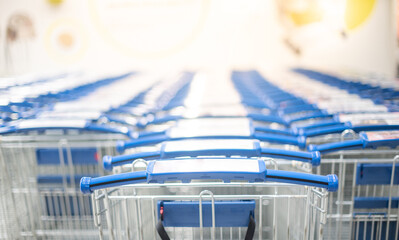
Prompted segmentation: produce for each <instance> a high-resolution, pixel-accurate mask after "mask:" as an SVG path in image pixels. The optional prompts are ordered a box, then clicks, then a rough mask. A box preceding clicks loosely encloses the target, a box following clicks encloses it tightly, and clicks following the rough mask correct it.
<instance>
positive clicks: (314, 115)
mask: <svg viewBox="0 0 399 240" xmlns="http://www.w3.org/2000/svg"><path fill="white" fill-rule="evenodd" d="M333 117H334V115H333V114H328V113H325V112H321V111H315V112H314V113H309V114H304V115H300V116H295V117H290V116H287V117H285V118H284V121H285V122H286V124H287V125H291V124H293V123H294V122H299V121H305V120H310V119H318V118H333Z"/></svg>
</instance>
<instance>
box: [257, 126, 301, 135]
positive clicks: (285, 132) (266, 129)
mask: <svg viewBox="0 0 399 240" xmlns="http://www.w3.org/2000/svg"><path fill="white" fill-rule="evenodd" d="M254 130H255V131H257V132H264V133H273V134H281V135H288V136H295V135H296V134H294V133H293V131H291V130H290V129H274V128H270V127H263V126H255V127H254Z"/></svg>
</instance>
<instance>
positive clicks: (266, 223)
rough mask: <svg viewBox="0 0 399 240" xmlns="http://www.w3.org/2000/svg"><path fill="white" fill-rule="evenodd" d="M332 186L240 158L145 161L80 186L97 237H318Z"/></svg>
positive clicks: (327, 180) (327, 179)
mask: <svg viewBox="0 0 399 240" xmlns="http://www.w3.org/2000/svg"><path fill="white" fill-rule="evenodd" d="M136 163H137V162H136ZM133 167H134V164H133ZM212 179H221V180H222V181H218V180H212ZM176 181H178V182H176ZM266 181H272V182H281V183H279V184H273V183H266ZM145 182H147V183H148V184H143V183H145ZM180 182H181V183H180ZM287 183H295V184H300V185H292V184H287ZM130 184H131V185H130ZM304 185H307V186H304ZM337 187H338V179H337V177H336V176H335V175H329V176H318V175H312V174H305V173H295V172H287V171H279V170H271V169H266V163H265V162H264V161H263V160H258V159H240V158H213V159H211V158H206V159H185V160H182V159H180V160H163V161H151V162H149V163H148V166H147V168H146V171H136V172H130V173H123V174H117V175H111V176H106V177H102V178H82V180H81V190H82V191H83V192H85V193H92V192H94V194H93V195H92V201H93V211H94V214H95V224H96V226H97V227H98V230H99V234H100V238H101V239H159V238H161V239H169V238H172V239H253V238H254V239H288V238H292V239H320V238H321V237H322V233H323V224H324V222H325V217H326V215H325V213H326V210H327V205H328V203H327V199H328V198H327V196H328V193H327V190H328V191H335V190H336V188H337ZM326 189H327V190H326Z"/></svg>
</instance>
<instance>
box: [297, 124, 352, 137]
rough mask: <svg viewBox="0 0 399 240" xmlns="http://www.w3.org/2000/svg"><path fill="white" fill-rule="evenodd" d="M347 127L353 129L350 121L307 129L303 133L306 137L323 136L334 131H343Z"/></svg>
mask: <svg viewBox="0 0 399 240" xmlns="http://www.w3.org/2000/svg"><path fill="white" fill-rule="evenodd" d="M347 129H351V124H350V123H347V124H340V125H331V126H325V127H320V128H313V129H309V130H306V131H302V132H301V135H302V136H306V137H315V136H321V135H327V134H333V133H342V132H343V131H345V130H347Z"/></svg>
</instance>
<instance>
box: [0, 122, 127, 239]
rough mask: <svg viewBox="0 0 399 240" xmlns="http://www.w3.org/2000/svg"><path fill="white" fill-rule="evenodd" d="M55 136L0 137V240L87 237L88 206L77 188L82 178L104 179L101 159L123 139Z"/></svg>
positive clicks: (67, 133)
mask: <svg viewBox="0 0 399 240" xmlns="http://www.w3.org/2000/svg"><path fill="white" fill-rule="evenodd" d="M57 131H59V129H58V130H53V131H51V130H46V134H32V132H31V133H30V134H28V135H10V136H2V137H1V142H0V164H1V170H0V173H1V174H0V182H1V193H2V194H1V211H2V213H1V214H3V215H4V216H2V219H4V220H2V221H0V232H1V235H0V236H1V238H4V239H18V238H22V237H27V238H66V236H68V237H67V238H70V237H71V233H70V231H71V230H73V234H74V236H75V237H76V238H78V237H79V238H84V239H86V238H88V237H90V236H93V234H91V233H90V230H91V231H93V224H92V217H91V203H90V201H89V199H88V198H87V197H85V196H83V195H82V194H80V192H79V191H78V188H77V184H78V183H79V179H80V178H81V177H82V176H83V175H91V176H102V175H104V171H103V168H102V161H101V157H102V156H104V155H108V154H115V153H116V152H115V147H114V146H115V143H116V141H117V140H121V139H124V138H125V136H124V135H122V134H117V133H95V132H92V133H86V134H85V135H83V136H82V135H79V134H77V133H78V131H77V130H76V129H72V130H64V131H63V132H62V134H61V135H60V132H58V133H57Z"/></svg>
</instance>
